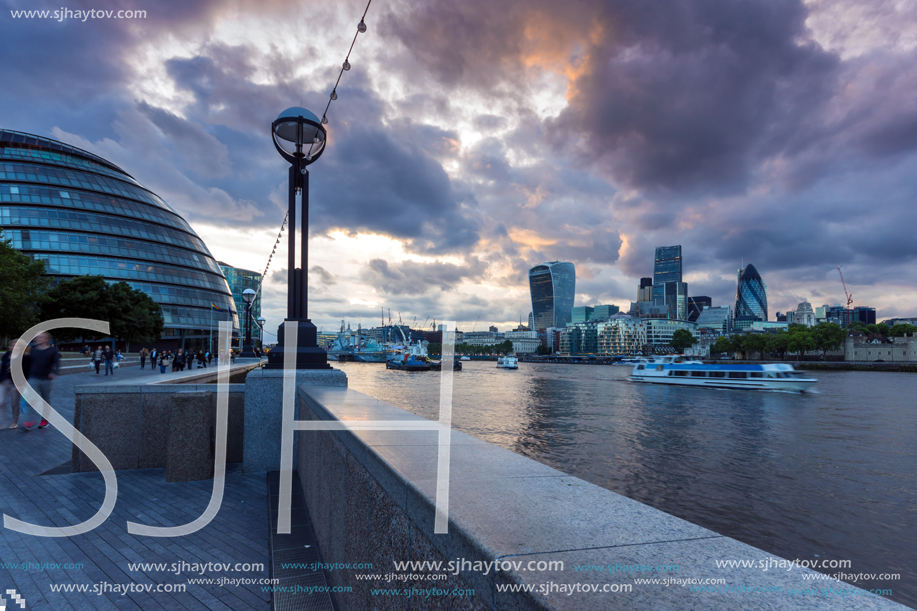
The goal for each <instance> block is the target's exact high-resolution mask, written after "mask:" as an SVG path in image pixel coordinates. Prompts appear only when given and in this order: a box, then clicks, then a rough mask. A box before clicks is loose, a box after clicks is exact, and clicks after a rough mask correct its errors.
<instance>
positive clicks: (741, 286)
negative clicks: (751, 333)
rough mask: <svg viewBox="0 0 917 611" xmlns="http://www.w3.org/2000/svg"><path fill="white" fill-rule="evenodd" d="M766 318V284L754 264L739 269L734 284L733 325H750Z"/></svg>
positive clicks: (740, 327) (739, 326)
mask: <svg viewBox="0 0 917 611" xmlns="http://www.w3.org/2000/svg"><path fill="white" fill-rule="evenodd" d="M766 320H767V285H766V284H765V283H764V280H763V279H762V278H761V274H759V273H758V270H757V269H755V266H754V265H751V264H748V265H746V266H745V268H744V269H740V270H739V275H738V284H737V286H736V307H735V326H736V328H739V329H744V328H747V327H750V326H751V324H752V323H753V322H757V321H766Z"/></svg>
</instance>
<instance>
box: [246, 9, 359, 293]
mask: <svg viewBox="0 0 917 611" xmlns="http://www.w3.org/2000/svg"><path fill="white" fill-rule="evenodd" d="M372 3H373V0H369V1H368V2H367V3H366V9H365V10H364V11H363V16H362V17H360V23H358V24H357V33H356V34H354V36H353V40H352V41H351V43H350V49H348V50H347V55H346V56H345V57H344V63H343V64H342V65H341V71H340V72H339V73H338V77H337V80H336V81H335V82H334V87H332V88H331V95H330V96H329V97H328V103H327V104H326V105H325V112H323V113H322V125H327V124H328V109H329V108H330V107H331V102H333V101H334V100H336V99H338V94H337V89H338V85H339V84H340V82H341V77H342V76H343V75H344V72H346V71H348V70H350V68H351V66H350V54H351V53H352V52H353V47H354V45H355V44H356V42H357V38H358V37H359V36H360V34H365V33H366V14H367V13H368V12H369V5H371V4H372ZM314 145H315V142H314V141H313V143H312V145H311V146H309V152H308V153H307V154H306V157H307V158H309V159H311V157H312V146H314ZM289 218H290V213H289V211H287V214H286V216H284V217H283V224H282V225H281V226H280V233H278V234H277V241H275V242H274V248H273V250H271V254H270V255H268V258H267V264H266V265H265V266H264V273H263V274H261V280H259V281H258V289H257V290H256V292H255V294H256V295H259V294H261V285H262V284H263V283H264V279H265V278H266V277H267V272H268V269H269V268H270V267H271V259H272V258H273V257H274V254H275V253H276V252H277V247H278V246H279V245H280V239H281V237H283V230H284V229H285V228H286V226H287V221H288V220H289Z"/></svg>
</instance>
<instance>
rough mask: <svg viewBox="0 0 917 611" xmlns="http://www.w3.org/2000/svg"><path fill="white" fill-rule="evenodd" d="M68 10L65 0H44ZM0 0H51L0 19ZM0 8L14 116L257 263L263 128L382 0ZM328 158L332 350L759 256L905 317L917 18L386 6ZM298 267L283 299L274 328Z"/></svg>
mask: <svg viewBox="0 0 917 611" xmlns="http://www.w3.org/2000/svg"><path fill="white" fill-rule="evenodd" d="M55 1H57V0H55ZM0 2H4V3H5V4H6V7H7V8H8V9H21V8H28V9H35V8H49V9H59V8H61V6H60V4H61V3H59V2H58V3H57V4H54V5H52V4H50V3H48V4H46V5H43V3H42V2H34V1H28V2H26V1H25V0H0ZM68 8H71V9H86V8H95V9H114V10H118V9H127V10H145V11H147V17H146V19H140V20H115V19H94V20H93V19H90V20H89V21H86V22H80V21H76V20H73V19H70V20H64V21H55V20H53V19H52V20H40V19H31V20H26V19H13V18H12V15H11V13H10V10H4V13H3V14H2V15H0V57H2V58H3V62H2V66H0V83H2V93H0V125H2V126H3V127H7V128H12V129H18V130H23V131H28V132H32V133H36V134H41V135H45V136H51V137H54V138H58V139H61V140H64V141H66V142H68V143H71V144H74V145H76V146H80V147H83V148H86V149H88V150H90V151H93V152H96V153H98V154H100V155H102V156H104V157H106V158H108V159H110V160H112V161H114V162H115V163H117V164H119V165H120V166H122V167H124V168H125V169H126V170H127V171H128V172H130V173H131V174H133V175H134V176H135V177H136V178H137V179H138V180H140V181H141V182H142V183H143V184H145V185H146V186H148V187H149V188H150V189H152V190H153V191H155V192H157V193H159V194H160V195H161V196H163V197H164V198H165V199H166V200H167V201H168V202H169V203H170V204H171V205H172V206H173V207H174V208H175V209H176V210H178V211H179V212H180V213H181V214H183V215H184V216H185V217H186V218H187V219H188V220H189V221H190V222H191V224H192V225H193V226H194V228H195V229H196V230H197V231H198V233H199V234H200V235H201V237H203V239H204V240H205V242H206V243H207V244H208V246H209V247H210V249H211V251H212V252H213V254H214V255H215V256H216V257H217V258H218V259H220V260H222V261H225V262H227V263H229V264H232V265H235V266H237V267H244V268H249V269H253V270H257V271H260V270H262V269H263V268H264V265H265V262H266V260H267V256H268V254H269V253H270V251H271V248H272V244H273V240H274V237H275V236H276V233H277V230H278V228H279V225H280V222H281V220H282V219H283V214H284V209H285V205H286V204H285V193H286V191H285V188H286V182H285V181H286V167H285V164H284V162H283V160H282V159H281V158H280V157H279V156H278V155H277V153H276V152H275V151H274V150H273V146H272V144H271V141H270V136H269V128H270V122H271V120H272V119H273V118H275V117H276V115H277V114H278V112H279V111H280V110H282V109H284V108H286V107H288V106H295V105H300V104H302V105H304V106H306V107H309V108H312V109H314V110H316V111H317V112H319V113H320V112H321V109H322V108H323V107H324V104H325V102H326V100H327V98H328V94H329V93H330V88H331V85H332V84H333V80H334V78H335V77H336V74H337V70H338V68H339V66H340V64H341V62H342V60H343V56H344V54H345V53H346V50H347V48H348V45H349V44H350V41H351V38H352V36H353V34H354V32H355V29H356V24H357V22H358V21H359V16H360V15H361V14H362V12H363V9H364V8H365V4H364V3H362V2H356V3H355V2H349V1H344V2H337V1H336V2H329V1H313V0H298V1H297V2H288V1H285V0H271V1H259V2H255V1H254V0H252V1H223V0H221V1H219V2H216V1H214V2H194V1H193V0H182V1H169V2H161V1H157V2H152V1H149V0H124V1H111V0H104V1H103V0H92V1H91V2H86V3H84V2H72V3H70V4H69V5H68ZM366 23H367V25H368V28H369V29H368V32H367V33H366V34H363V35H361V36H360V38H359V39H358V40H357V44H356V47H355V49H354V52H353V55H352V57H351V63H352V64H353V69H352V70H351V71H349V72H347V73H345V74H344V78H343V80H342V83H341V86H340V88H339V99H338V100H337V101H336V102H334V103H333V104H332V107H331V110H330V112H329V119H330V123H329V139H330V144H329V147H328V149H327V151H326V152H325V154H324V155H323V157H322V158H321V159H320V160H319V161H318V162H317V163H316V164H315V165H314V166H313V167H312V172H311V180H312V192H311V193H312V208H311V219H312V235H311V237H310V240H311V242H310V243H311V250H310V252H311V254H312V265H314V267H313V268H312V269H311V270H310V282H311V287H312V292H311V297H312V299H311V306H310V307H311V314H312V318H313V320H315V321H316V324H318V325H319V326H324V327H325V329H326V330H328V329H330V328H333V327H335V326H337V324H339V322H337V321H339V320H340V319H342V318H345V319H347V321H348V322H351V323H353V325H354V326H356V323H357V322H360V321H362V322H363V324H364V326H366V325H372V324H375V323H376V322H377V321H378V317H379V309H380V307H385V308H386V310H388V309H389V308H390V309H391V311H392V313H393V316H394V317H397V313H398V312H400V314H401V317H402V318H403V319H404V320H406V321H412V320H413V318H414V317H416V318H417V321H418V324H420V323H421V322H422V321H424V320H425V319H427V318H429V319H430V320H431V322H432V319H433V318H436V319H437V320H443V319H456V320H458V321H460V323H464V325H462V326H463V327H464V328H465V329H466V330H467V329H469V328H470V326H471V324H472V323H473V322H474V321H475V320H476V319H477V318H478V317H480V320H481V322H480V323H479V324H478V328H479V329H480V328H482V327H483V326H484V325H486V324H487V323H492V324H496V325H497V326H499V327H500V328H501V330H502V329H504V328H506V327H507V326H508V325H509V324H510V323H512V322H514V321H516V320H518V319H519V318H520V317H523V318H525V317H527V315H528V312H529V310H530V304H529V301H528V288H527V281H526V272H527V270H528V269H529V268H530V267H531V266H533V265H535V264H537V263H540V262H542V261H546V260H554V259H560V260H567V261H572V262H574V263H575V264H576V270H577V296H576V303H577V305H590V304H600V303H614V304H618V305H619V306H622V307H626V306H627V305H628V303H629V302H630V301H631V300H633V299H635V298H636V285H637V283H638V279H639V278H640V277H641V276H648V275H651V273H652V260H653V252H654V248H655V247H656V246H661V245H671V244H681V245H682V246H683V249H684V265H685V273H686V278H685V279H686V281H687V282H688V283H689V290H690V293H691V294H692V295H710V296H712V297H713V299H714V304H716V305H719V304H724V303H731V302H732V301H733V299H734V293H735V277H736V270H737V268H738V267H739V265H740V264H741V263H742V261H744V262H745V263H749V262H751V263H754V265H755V267H756V268H757V269H758V270H759V271H760V272H761V274H762V275H763V276H764V279H765V281H766V282H767V284H768V286H769V300H770V309H771V316H772V317H773V313H774V312H775V311H776V310H785V309H787V308H788V307H795V305H796V304H797V303H798V302H799V301H802V300H808V301H811V302H812V303H813V304H815V305H821V304H823V303H830V304H833V303H840V302H841V301H842V299H843V294H842V288H841V285H840V281H839V278H838V274H837V266H838V265H840V266H842V268H843V269H844V275H845V277H846V279H847V282H848V285H849V286H850V287H851V290H852V292H853V294H854V299H855V304H857V305H871V306H874V307H876V308H878V310H879V317H880V318H884V317H888V316H893V315H904V314H910V315H915V314H917V306H915V303H914V302H915V297H917V287H915V279H917V273H915V271H914V269H915V265H914V264H915V259H917V242H915V227H917V206H915V205H914V204H915V201H917V178H915V177H917V4H915V3H914V2H912V1H910V0H900V1H898V0H886V1H881V0H806V1H803V0H761V1H750V0H749V1H739V0H654V1H653V2H646V1H645V0H605V1H599V0H594V1H582V0H567V1H566V2H562V3H558V2H556V1H550V2H549V1H547V0H504V1H501V2H494V1H492V0H462V1H461V2H433V1H431V0H426V1H425V0H375V1H374V2H373V4H372V6H371V8H370V10H369V14H368V16H367V19H366ZM285 252H286V251H285V248H281V249H280V250H279V251H278V255H277V256H276V257H275V259H274V262H275V263H274V265H273V268H272V273H271V274H270V276H269V279H268V281H267V282H266V285H265V286H266V289H265V298H266V304H265V316H266V317H267V318H268V319H269V323H268V326H269V327H272V326H274V325H276V324H278V323H279V322H280V320H281V319H282V317H283V314H284V312H285V307H286V297H285V278H286V275H285V269H284V268H285V259H286V257H285Z"/></svg>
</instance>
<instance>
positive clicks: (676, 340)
mask: <svg viewBox="0 0 917 611" xmlns="http://www.w3.org/2000/svg"><path fill="white" fill-rule="evenodd" d="M696 343H697V339H695V337H694V336H693V335H691V332H690V331H688V330H687V329H677V330H676V331H675V332H674V333H672V341H671V342H669V345H670V346H671V347H672V348H675V350H677V351H678V352H681V351H682V350H685V349H686V348H690V347H691V346H693V345H694V344H696Z"/></svg>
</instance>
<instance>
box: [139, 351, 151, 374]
mask: <svg viewBox="0 0 917 611" xmlns="http://www.w3.org/2000/svg"><path fill="white" fill-rule="evenodd" d="M146 356H147V351H146V348H142V349H141V350H140V369H143V368H144V367H145V366H146ZM152 366H153V362H152V361H150V367H152Z"/></svg>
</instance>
